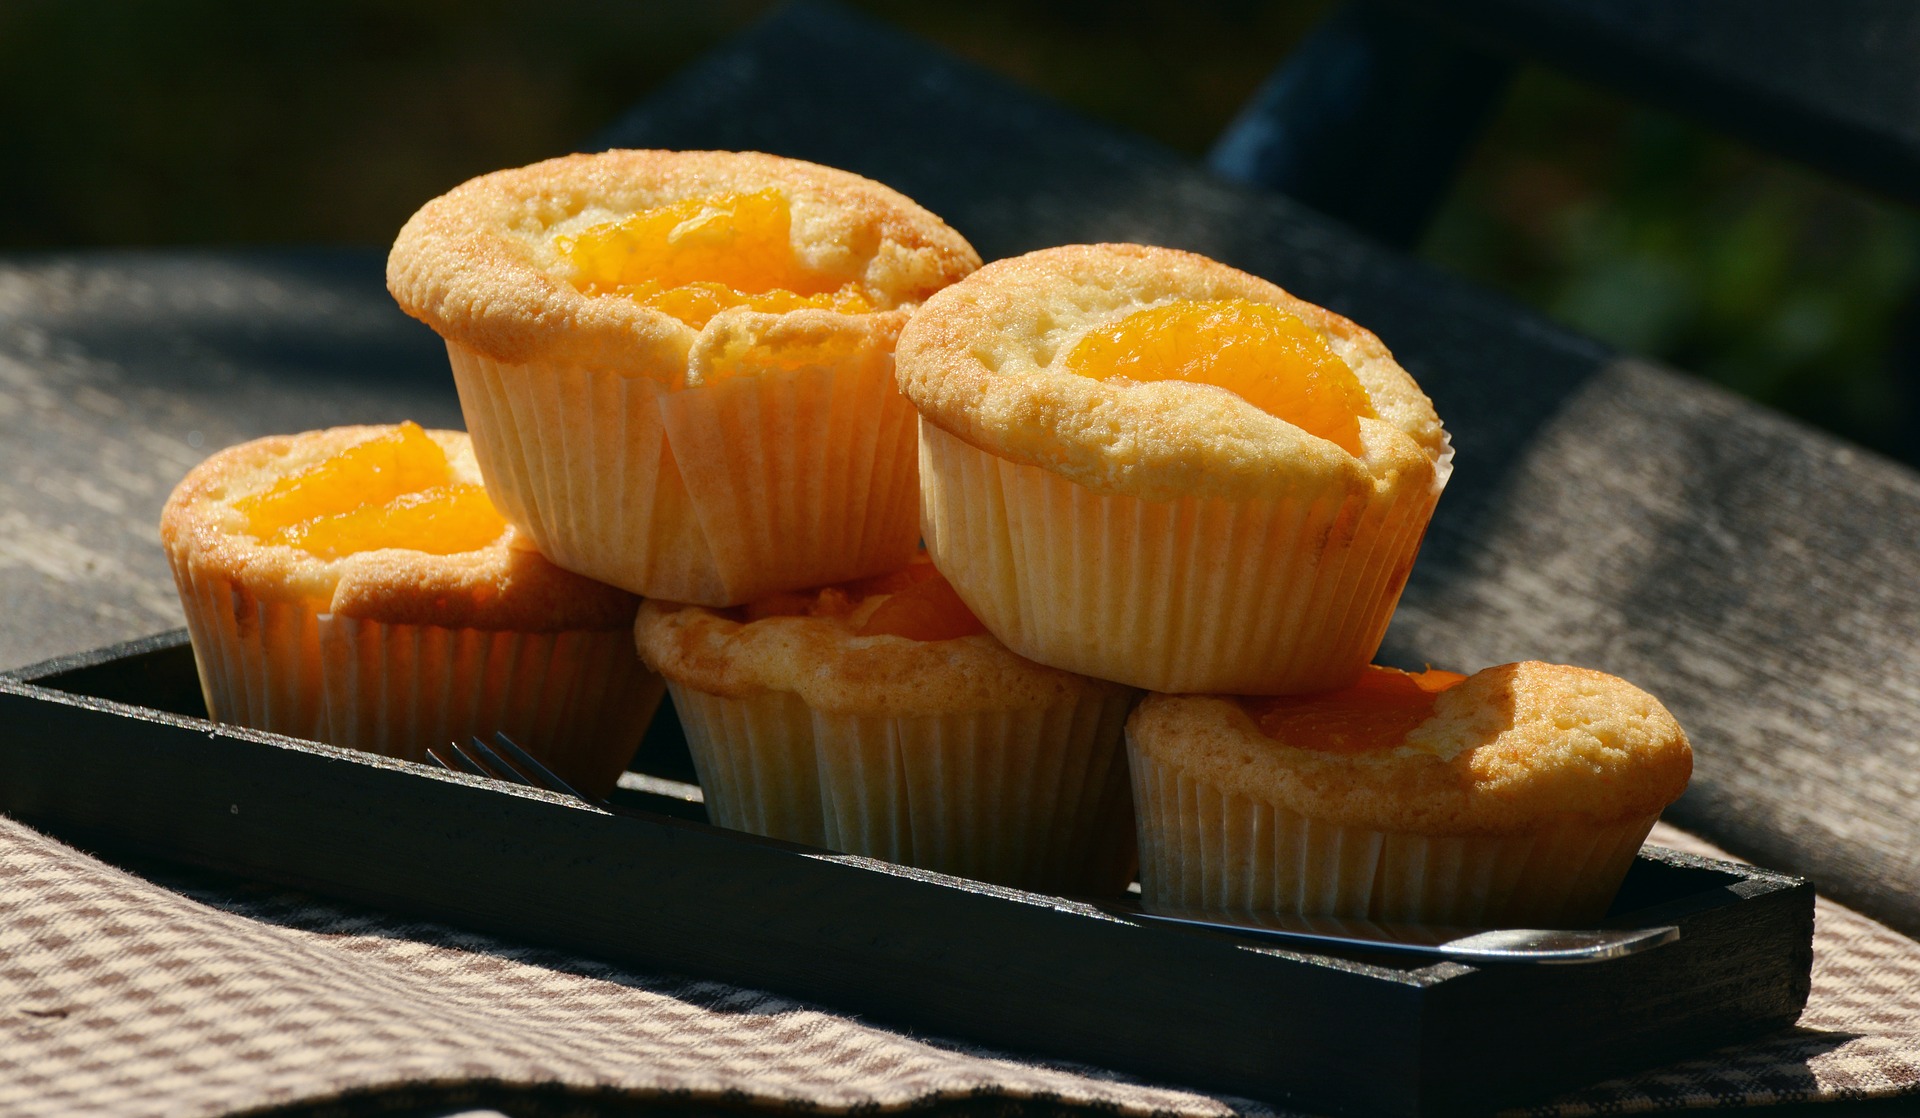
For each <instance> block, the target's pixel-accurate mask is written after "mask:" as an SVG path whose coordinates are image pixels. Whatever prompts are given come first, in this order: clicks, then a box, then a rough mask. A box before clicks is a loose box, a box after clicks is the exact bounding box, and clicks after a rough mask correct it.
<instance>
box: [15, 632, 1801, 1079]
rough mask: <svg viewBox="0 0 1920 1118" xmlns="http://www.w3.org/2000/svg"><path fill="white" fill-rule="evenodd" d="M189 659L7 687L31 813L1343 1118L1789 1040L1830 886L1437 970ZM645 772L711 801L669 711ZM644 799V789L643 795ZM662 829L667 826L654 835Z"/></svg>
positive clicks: (1691, 882) (1671, 863) (40, 674)
mask: <svg viewBox="0 0 1920 1118" xmlns="http://www.w3.org/2000/svg"><path fill="white" fill-rule="evenodd" d="M204 714H205V711H204V707H203V706H202V702H201V698H200V691H199V684H198V682H197V681H196V679H195V676H194V669H193V657H192V652H191V650H190V649H189V648H188V646H187V642H186V637H185V634H184V633H183V632H176V633H168V634H162V635H160V636H156V637H151V638H148V639H145V640H140V641H135V642H132V643H129V644H125V645H119V646H116V647H113V648H107V649H102V650H100V651H98V652H93V653H87V654H83V655H80V656H75V657H69V658H66V659H63V660H57V661H51V662H48V663H46V664H41V665H36V666H34V667H30V668H25V669H21V670H19V671H16V672H12V673H8V674H6V675H4V676H0V727H3V728H4V729H3V730H0V811H3V812H5V813H6V814H8V815H11V816H14V817H16V818H18V819H21V820H23V821H25V822H27V823H29V824H32V825H34V826H38V827H41V828H44V829H46V830H48V831H50V832H52V833H54V834H57V835H61V836H64V837H67V838H69V839H73V840H75V841H79V842H82V843H91V844H98V845H106V846H122V847H124V846H128V845H137V846H138V847H139V849H141V850H143V851H146V852H150V853H153V854H157V855H161V856H164V857H169V858H175V859H179V860H182V861H186V862H191V863H195V864H200V865H207V866H213V867H216V868H219V869H224V870H230V871H238V872H240V873H243V874H247V875H250V876H253V877H257V878H260V879H262V880H267V881H272V882H277V883H282V884H286V885H291V886H296V887H299V888H304V889H308V890H311V891H313V892H316V893H323V894H328V895H332V896H336V897H341V898H345V899H347V900H351V901H356V902H361V903H365V904H370V905H376V906H380V907H383V908H388V909H393V910H396V911H403V912H407V913H412V914H418V915H421V916H425V917H430V918H434V919H438V920H443V921H446V922H449V923H453V924H459V925H464V926H468V927H472V928H476V929H483V930H486V931H491V932H496V933H499V934H502V935H505V936H509V937H512V938H515V939H518V940H522V941H527V942H534V943H542V944H548V945H552V946H555V947H560V948H564V949H568V950H574V951H579V952H582V953H585V954H590V955H594V956H598V957H602V958H605V959H609V960H613V961H617V962H621V963H625V964H631V965H634V966H638V967H644V968H651V969H669V970H674V971H679V972H684V973H692V974H701V975H707V976H711V977H715V978H720V979H724V980H727V981H731V982H735V983H743V984H748V985H753V986H761V987H765V988H768V989H773V990H778V991H781V992H784V993H787V994H792V995H796V996H799V997H803V998H809V999H813V1000H816V1001H819V1002H821V1003H824V1004H826V1005H829V1006H834V1007H837V1008H840V1009H844V1010H850V1011H854V1012H858V1013H863V1014H869V1015H871V1016H873V1017H875V1018H878V1019H881V1020H885V1021H889V1022H892V1023H895V1024H898V1025H901V1026H905V1027H910V1028H915V1029H920V1030H926V1031H931V1032H937V1033H942V1034H946V1035H950V1036H954V1037H964V1038H969V1039H974V1040H979V1041H984V1042H987V1043H990V1044H993V1045H996V1046H999V1047H1002V1048H1007V1049H1012V1050H1025V1051H1030V1052H1033V1053H1038V1054H1043V1055H1047V1056H1052V1057H1061V1058H1068V1059H1074V1060H1082V1061H1086V1062H1088V1063H1093V1064H1098V1065H1102V1066H1107V1067H1113V1068H1118V1069H1123V1070H1126V1071H1129V1072H1133V1073H1137V1074H1140V1075H1145V1076H1150V1077H1154V1078H1158V1079H1163V1080H1167V1081H1171V1082H1176V1083H1183V1084H1190V1085H1192V1086H1195V1087H1201V1088H1206V1089H1211V1090H1217V1091H1226V1092H1232V1093H1235V1094H1240V1095H1246V1096H1251V1097H1254V1098H1259V1099H1265V1100H1269V1101H1271V1102H1275V1103H1279V1104H1282V1105H1287V1106H1293V1107H1299V1108H1302V1109H1306V1110H1311V1111H1317V1112H1324V1113H1333V1114H1379V1115H1438V1114H1463V1113H1465V1114H1472V1113H1482V1112H1485V1111H1489V1110H1492V1109H1494V1108H1496V1107H1502V1106H1508V1105H1513V1104H1518V1103H1524V1102H1528V1101H1533V1100H1536V1099H1539V1098H1543V1097H1545V1096H1548V1095H1551V1094H1555V1093H1558V1092H1561V1091H1565V1090H1569V1089H1572V1088H1575V1087H1579V1086H1582V1085H1584V1084H1587V1083H1591V1082H1594V1081H1596V1080H1599V1079H1602V1078H1605V1077H1607V1076H1610V1075H1614V1074H1618V1073H1621V1072H1625V1071H1629V1070H1632V1069H1635V1068H1641V1067H1647V1066H1652V1065H1656V1064H1661V1063H1666V1062H1670V1061H1672V1060H1674V1059H1677V1058H1680V1057H1682V1056H1684V1055H1688V1054H1692V1053H1696V1052H1699V1051H1701V1050H1704V1049H1707V1048H1711V1047H1714V1046H1717V1045H1721V1044H1726V1043H1729V1042H1733V1041H1737V1040H1740V1039H1742V1038H1744V1037H1748V1036H1751V1035H1754V1034H1756V1033H1760V1032H1764V1031H1767V1030H1770V1029H1774V1028H1778V1027H1781V1026H1784V1025H1787V1024H1789V1023H1790V1022H1792V1021H1793V1020H1794V1018H1796V1017H1797V1016H1798V1015H1799V1012H1800V1010H1801V1008H1802V1006H1803V1005H1804V1004H1805V1002H1806V998H1807V991H1808V975H1809V968H1810V966H1811V963H1812V954H1813V948H1812V938H1813V890H1812V887H1811V886H1810V885H1808V883H1807V882H1806V881H1804V880H1802V879H1799V878H1794V877H1788V876H1784V875H1781V874H1777V873H1772V872H1769V871H1766V870H1759V869H1754V868H1752V867H1748V866H1739V865H1733V864H1729V863H1723V862H1715V861H1710V860H1706V859H1701V858H1695V857H1691V856H1688V855H1683V854H1677V853H1673V852H1668V851H1660V850H1653V849H1649V850H1648V851H1646V852H1644V853H1643V854H1642V855H1641V856H1640V859H1639V861H1638V862H1637V863H1636V864H1635V865H1634V867H1633V870H1632V872H1631V873H1630V875H1629V876H1628V879H1627V884H1626V887H1625V888H1624V889H1623V890H1622V893H1621V896H1620V899H1619V900H1618V901H1617V902H1616V904H1615V906H1614V912H1613V914H1612V915H1611V916H1610V917H1609V922H1611V923H1617V924H1622V925H1653V924H1675V925H1678V926H1679V928H1680V930H1681V939H1680V940H1679V941H1678V942H1677V943H1673V944H1670V945H1668V946H1665V947H1662V948H1659V949H1657V950H1654V951H1650V952H1647V953H1645V954H1642V955H1635V956H1632V957H1629V958H1625V959H1620V960H1615V961H1611V962H1606V963H1597V964H1590V965H1584V966H1489V967H1471V966H1465V965H1461V964H1458V963H1439V964H1434V965H1424V966H1423V965H1415V964H1410V963H1396V962H1393V961H1390V960H1386V959H1382V958H1373V959H1369V958H1364V957H1358V956H1356V957H1347V958H1343V957H1336V956H1333V955H1326V954H1312V953H1306V952H1300V951H1290V950H1283V949H1277V948H1273V947H1269V946H1260V945H1255V944H1252V943H1250V942H1247V941H1243V940H1238V939H1235V938H1233V937H1230V936H1224V935H1216V934H1213V933H1209V932H1205V931H1197V930H1188V929H1182V928H1175V927H1168V926H1164V925H1152V924H1136V923H1132V922H1130V921H1128V920H1125V919H1122V918H1117V917H1115V916H1112V915H1109V914H1106V913H1102V912H1100V911H1097V910H1095V909H1093V908H1091V907H1089V906H1087V905H1084V904H1080V903H1077V902H1075V901H1072V900H1067V899H1063V898H1058V897H1047V896H1041V895H1036V894H1031V893H1023V892H1019V891H1016V890H1010V889H1004V888H999V887H995V886H988V885H982V884H979V883H977V882H970V881H964V880H960V879H956V878H950V877H943V876H940V875H937V874H928V873H922V872H919V871H916V870H910V869H904V868H901V867H898V866H892V865H888V864H886V863H882V862H874V861H871V860H867V859H861V858H853V857H848V856H845V855H836V854H829V853H825V852H823V851H819V850H813V849H809V848H805V847H800V846H794V845H791V844H788V843H781V842H775V841H770V840H766V839H760V838H756V837H753V836H749V835H743V834H740V833H738V832H734V831H726V830H722V829H719V828H716V827H712V826H709V825H707V824H706V823H705V822H704V821H702V819H701V818H700V808H699V807H698V805H697V804H690V803H688V802H686V801H685V800H676V799H674V798H672V797H667V796H652V795H648V794H646V793H644V792H631V791H630V792H626V793H623V795H624V796H625V797H626V800H627V807H626V809H617V810H615V811H612V812H608V811H603V810H600V809H597V808H593V807H589V806H587V805H585V804H582V803H580V802H578V801H573V800H569V799H566V798H563V797H560V796H555V795H551V794H548V793H544V792H539V791H534V790H530V789H519V788H511V787H508V786H506V785H502V784H500V783H498V782H494V781H485V780H480V779H478V778H473V777H466V776H461V775H455V774H452V773H447V772H443V771H440V770H437V769H433V768H428V767H426V766H422V765H413V764H407V763H404V762H399V761H394V760H390V759H387V758H382V757H373V756H369V755H366V754H361V753H355V752H352V751H348V750H341V749H334V748H330V747H327V746H323V745H316V744H314V743H311V742H304V741H298V740H295V739H292V738H286V737H280V736H278V735H273V734H264V733H258V732H254V731H250V730H242V729H236V728H233V727H227V726H220V725H216V724H214V723H211V722H209V721H207V720H206V719H205V717H204ZM635 767H636V769H640V770H641V771H643V772H644V771H649V770H651V771H653V772H654V773H655V774H656V775H659V776H663V777H667V778H676V779H681V780H685V779H689V778H690V776H689V774H690V772H691V768H690V766H689V765H688V763H687V761H686V757H685V752H684V744H683V743H682V742H681V741H680V739H678V726H677V724H675V723H674V721H673V718H672V715H671V712H670V709H666V710H663V712H662V716H661V718H660V719H659V720H658V724H657V725H656V728H655V731H654V732H651V733H650V734H649V736H648V741H647V744H646V745H644V746H643V747H642V749H641V755H640V757H639V758H637V759H636V765H635ZM629 783H636V782H631V781H630V782H629ZM634 808H638V809H640V810H632V809H634Z"/></svg>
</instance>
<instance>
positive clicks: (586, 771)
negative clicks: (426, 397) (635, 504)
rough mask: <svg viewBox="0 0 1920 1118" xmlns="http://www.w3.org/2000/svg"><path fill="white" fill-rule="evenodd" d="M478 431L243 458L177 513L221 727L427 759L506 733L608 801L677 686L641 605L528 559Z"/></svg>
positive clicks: (372, 430) (238, 451) (412, 428)
mask: <svg viewBox="0 0 1920 1118" xmlns="http://www.w3.org/2000/svg"><path fill="white" fill-rule="evenodd" d="M479 483H480V474H479V470H478V468H477V467H476V466H475V464H474V461H473V451H472V448H471V447H470V446H469V444H468V441H467V436H466V435H464V434H461V433H460V432H458V431H424V430H422V429H421V428H420V427H419V426H417V425H415V424H412V423H406V424H401V425H399V426H397V427H336V428H334V429H332V430H327V431H309V432H307V433H305V434H300V435H282V436H274V437H270V438H264V439H257V440H255V441H253V442H250V443H244V444H242V445H240V446H236V447H231V448H229V449H227V450H223V451H221V452H220V453H218V454H215V455H214V456H213V457H211V458H209V459H207V460H206V461H205V462H202V463H201V464H200V465H199V466H197V467H195V468H194V469H193V471H192V472H190V473H189V474H188V475H187V477H186V479H185V480H184V481H182V482H181V483H180V485H179V487H178V488H176V489H175V490H174V491H173V495H172V496H171V497H170V498H168V500H167V505H166V509H165V511H164V512H163V513H162V515H161V520H160V538H161V541H162V543H163V544H164V545H165V547H166V552H167V559H168V561H169V563H170V564H171V565H172V567H173V574H174V579H175V581H176V582H177V583H178V585H179V588H180V602H181V605H182V606H183V607H185V610H186V615H187V625H188V628H189V630H190V631H191V632H192V635H193V654H194V660H195V662H196V663H197V664H198V666H199V669H200V683H201V688H202V690H203V691H204V692H205V695H206V700H207V711H208V713H209V714H210V715H211V716H212V717H213V718H214V719H215V720H216V721H220V722H229V723H233V724H236V725H241V726H250V727H252V728H254V729H257V730H270V731H273V732H274V733H280V734H287V735H290V736H293V737H300V738H309V739H312V740H314V741H322V742H327V743H330V744H333V745H339V746H345V747H348V748H352V749H360V750H365V751H368V752H372V753H381V754H385V755H387V756H391V757H401V758H405V759H407V760H412V761H418V760H422V759H423V758H424V756H425V751H426V749H427V748H428V747H429V746H434V745H444V744H446V743H447V742H449V741H452V740H455V739H459V740H465V739H466V738H467V737H468V736H469V735H475V734H478V735H482V736H486V735H491V734H492V733H493V732H495V731H504V732H505V733H507V734H508V735H509V736H511V737H512V738H513V739H514V740H515V741H516V742H517V743H519V744H520V745H521V746H523V747H525V748H526V749H527V750H528V751H529V752H531V753H533V754H534V755H535V756H537V757H539V758H541V759H542V760H543V761H545V762H546V763H547V764H548V765H549V766H550V767H552V768H553V769H554V770H555V771H556V772H558V773H559V774H560V775H562V776H564V777H566V778H567V779H568V780H569V781H571V782H573V783H574V784H575V786H576V787H578V788H580V789H582V790H583V791H586V792H588V793H590V794H604V793H605V792H607V791H609V790H610V789H611V788H612V787H613V785H614V782H615V781H616V780H617V779H618V778H619V775H620V773H621V772H622V771H623V770H624V769H625V767H626V762H627V761H628V759H630V758H631V757H632V756H633V751H634V749H635V748H636V747H637V746H638V745H639V742H640V735H641V734H642V732H644V730H645V729H646V725H647V722H648V721H649V720H650V719H651V718H652V716H653V712H654V709H655V707H657V706H658V705H659V702H660V698H661V694H662V692H663V690H664V686H663V684H662V683H661V681H660V679H659V677H658V676H655V675H653V674H652V673H650V672H648V671H647V670H646V669H645V668H644V667H642V666H641V664H640V661H639V658H638V657H637V656H636V655H635V654H634V651H633V647H632V639H631V636H630V635H629V634H630V632H631V627H632V624H633V618H634V615H635V612H636V611H637V609H638V608H639V602H638V600H637V599H636V598H635V597H634V596H633V595H631V594H629V593H627V592H626V591H624V590H619V589H616V588H614V587H611V586H605V585H602V584H600V583H597V582H593V581H591V580H589V579H586V578H582V577H581V576H579V575H575V574H570V573H568V572H567V571H563V570H561V569H560V568H558V567H555V566H554V565H553V564H551V563H549V562H547V561H546V560H545V559H543V558H542V557H541V556H540V555H539V553H538V552H536V551H534V550H532V549H531V548H529V547H528V546H526V543H525V540H524V537H522V536H521V535H520V534H519V533H518V532H517V531H515V530H514V529H513V528H511V527H510V526H508V524H507V523H506V522H505V521H504V520H503V519H501V517H500V514H499V513H498V512H496V511H495V510H494V508H493V506H492V504H491V503H490V502H489V501H488V499H487V495H486V493H485V492H484V491H483V490H482V488H481V486H480V484H479Z"/></svg>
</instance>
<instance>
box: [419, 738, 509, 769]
mask: <svg viewBox="0 0 1920 1118" xmlns="http://www.w3.org/2000/svg"><path fill="white" fill-rule="evenodd" d="M445 748H446V749H447V750H448V751H450V752H451V753H452V754H453V756H451V757H449V756H447V754H446V753H445V752H441V747H440V746H434V747H433V748H432V749H429V750H427V753H428V755H429V756H431V757H432V758H433V759H434V760H436V761H438V762H440V764H441V765H443V766H445V767H446V768H449V769H452V770H453V771H454V772H457V773H471V774H472V775H474V776H492V775H493V774H492V773H490V772H488V771H487V768H486V766H485V765H482V764H481V763H480V762H479V761H477V760H475V759H474V758H473V757H471V756H469V755H468V753H467V751H466V750H464V749H462V748H461V747H460V743H459V742H457V741H450V742H448V743H447V744H446V747H445Z"/></svg>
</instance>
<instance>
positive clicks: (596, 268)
mask: <svg viewBox="0 0 1920 1118" xmlns="http://www.w3.org/2000/svg"><path fill="white" fill-rule="evenodd" d="M792 216H793V215H792V212H791V210H790V209H789V207H788V203H787V199H786V196H785V195H783V194H781V193H780V192H779V191H778V190H761V191H756V192H754V193H751V194H716V195H713V196H711V197H706V198H687V199H683V200H681V201H679V202H674V203H672V204H671V205H666V206H658V207H655V208H654V209H650V210H642V211H640V212H639V213H636V214H633V215H632V216H630V217H625V218H622V219H620V220H619V221H610V222H607V223H606V224H604V225H596V226H593V227H592V228H590V229H587V230H585V231H583V232H581V233H580V234H578V235H577V236H571V237H560V238H558V239H557V240H556V241H555V244H556V245H557V246H558V248H559V250H560V253H561V255H562V256H565V257H566V258H567V261H568V262H569V263H571V264H572V265H573V268H574V283H575V285H576V286H578V287H579V288H580V290H582V291H584V292H586V293H587V294H589V295H610V294H611V295H624V296H626V297H628V298H630V299H634V300H637V301H638V302H639V303H640V304H641V305H642V306H648V307H653V308H655V309H656V310H659V311H662V312H664V313H666V314H670V315H672V316H673V317H675V318H677V319H679V320H680V321H682V322H685V323H686V324H687V325H689V326H693V327H701V326H705V325H706V324H707V323H708V321H710V320H711V319H712V318H713V316H714V315H716V314H719V313H720V312H721V311H723V310H726V309H727V308H729V307H750V308H752V309H754V310H762V311H772V312H776V313H778V312H783V311H791V310H799V309H802V308H806V307H818V308H821V309H825V310H834V311H840V312H842V313H845V314H864V313H865V312H867V311H870V310H872V309H873V302H872V300H871V299H869V298H868V297H867V295H866V293H865V292H864V291H862V290H861V288H860V285H859V284H857V283H853V282H849V283H845V284H836V283H834V282H833V281H831V280H830V279H828V278H827V277H825V276H822V275H820V274H818V273H816V272H813V271H810V270H808V269H807V268H806V267H805V266H803V265H802V264H801V263H800V260H799V259H798V258H797V257H796V256H795V255H794V252H793V241H792Z"/></svg>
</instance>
